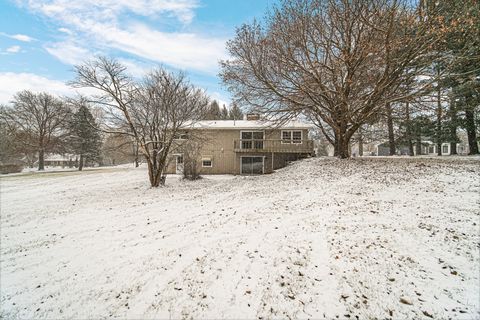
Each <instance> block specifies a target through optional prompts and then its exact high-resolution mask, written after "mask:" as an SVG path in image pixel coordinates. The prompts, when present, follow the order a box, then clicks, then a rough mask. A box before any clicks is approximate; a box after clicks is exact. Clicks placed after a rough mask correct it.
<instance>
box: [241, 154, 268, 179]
mask: <svg viewBox="0 0 480 320" xmlns="http://www.w3.org/2000/svg"><path fill="white" fill-rule="evenodd" d="M263 167H264V158H263V157H241V158H240V173H241V174H251V175H253V174H263V171H264V170H263Z"/></svg>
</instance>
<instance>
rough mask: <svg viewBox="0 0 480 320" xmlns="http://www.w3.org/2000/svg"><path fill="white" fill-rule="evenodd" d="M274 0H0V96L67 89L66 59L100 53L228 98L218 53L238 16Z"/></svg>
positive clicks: (134, 70)
mask: <svg viewBox="0 0 480 320" xmlns="http://www.w3.org/2000/svg"><path fill="white" fill-rule="evenodd" d="M274 2H275V0H0V103H9V102H10V101H11V99H12V96H13V94H14V93H15V92H18V91H20V90H24V89H29V90H32V91H35V92H39V91H47V92H50V93H53V94H56V95H72V94H74V93H75V92H74V91H73V89H71V88H70V87H68V85H67V84H66V82H67V81H69V80H71V79H73V77H74V72H73V66H74V65H77V64H81V63H82V62H84V61H86V60H89V59H92V58H94V57H95V56H96V55H105V56H109V57H113V58H116V59H117V60H119V61H120V62H122V63H123V64H124V65H125V66H126V67H127V68H128V71H129V72H130V73H131V75H132V76H134V77H138V78H140V77H141V76H142V75H143V74H144V73H145V72H146V71H148V70H149V69H151V68H153V67H156V66H159V65H161V66H163V67H165V68H167V69H169V70H172V71H178V70H182V71H185V72H186V73H187V75H188V76H189V78H190V80H191V82H192V83H193V84H195V85H197V86H199V87H201V88H204V89H205V90H206V92H207V93H208V94H209V95H210V97H211V98H212V99H216V100H218V101H219V102H220V104H227V105H228V104H229V102H230V98H231V97H230V95H229V93H228V92H227V91H226V89H225V88H224V87H223V86H222V84H221V81H220V78H219V77H218V73H219V64H218V61H219V60H222V59H228V53H227V51H226V47H225V43H226V41H227V40H229V39H231V38H233V36H234V34H235V28H236V27H238V26H240V25H241V24H242V23H248V22H251V21H252V20H253V19H254V18H262V17H263V16H264V14H265V11H266V10H267V9H268V8H269V7H270V6H271V5H272V4H273V3H274Z"/></svg>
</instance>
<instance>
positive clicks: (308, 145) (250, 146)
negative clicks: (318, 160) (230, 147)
mask: <svg viewBox="0 0 480 320" xmlns="http://www.w3.org/2000/svg"><path fill="white" fill-rule="evenodd" d="M234 149H235V151H236V152H285V153H313V140H281V139H278V140H274V139H237V140H234Z"/></svg>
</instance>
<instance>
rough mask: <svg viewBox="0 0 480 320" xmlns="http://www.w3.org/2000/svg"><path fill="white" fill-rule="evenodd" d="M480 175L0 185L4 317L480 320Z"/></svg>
mask: <svg viewBox="0 0 480 320" xmlns="http://www.w3.org/2000/svg"><path fill="white" fill-rule="evenodd" d="M479 175H480V162H479V161H478V158H477V160H469V159H467V158H465V160H463V159H462V158H455V159H453V158H446V159H445V160H442V159H439V158H432V159H408V158H393V159H388V158H387V159H382V158H376V159H375V158H370V159H355V160H343V161H341V160H335V159H308V160H304V161H301V162H297V163H295V164H293V165H291V166H289V167H287V168H285V169H282V170H279V171H278V172H276V173H275V174H271V175H265V176H256V177H211V178H209V177H207V178H206V179H203V180H200V181H197V182H187V181H182V180H179V179H178V177H175V176H171V177H169V178H168V179H167V186H166V187H165V188H160V189H150V188H148V185H147V181H146V172H145V169H144V168H139V169H133V168H109V169H98V170H91V171H85V172H83V173H77V172H60V173H45V174H32V173H28V174H24V175H14V176H6V177H5V176H4V177H2V178H0V179H1V180H0V187H1V194H0V197H1V198H0V201H1V221H0V222H1V225H0V227H1V228H0V231H1V234H0V236H1V238H0V239H1V246H0V254H1V257H0V263H1V265H0V267H1V273H0V294H1V297H0V307H1V310H0V317H3V318H17V317H21V318H99V317H102V318H103V317H122V318H129V319H131V318H191V317H193V318H242V319H253V318H262V319H269V318H324V317H326V318H332V317H333V318H334V317H336V316H338V318H342V319H343V318H346V317H349V318H350V319H355V318H356V317H358V318H361V319H366V318H375V317H376V318H395V319H399V318H411V319H413V318H415V319H418V318H427V319H428V318H430V317H434V318H448V317H452V318H457V319H471V318H478V317H480V288H479V286H480V282H479V281H480V279H479V269H480V256H479V255H480V253H479V250H480V236H479V231H480V229H479V228H480V221H479V220H480V212H479V211H480V210H479V206H480V177H479Z"/></svg>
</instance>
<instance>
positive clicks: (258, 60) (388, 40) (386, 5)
mask: <svg viewBox="0 0 480 320" xmlns="http://www.w3.org/2000/svg"><path fill="white" fill-rule="evenodd" d="M415 9H416V8H412V6H411V1H408V0H405V1H403V0H368V1H365V0H353V1H346V0H290V1H281V3H280V5H279V6H277V7H274V8H273V9H272V11H271V12H270V13H268V14H267V16H266V18H265V20H264V21H263V22H257V21H254V22H252V23H250V24H245V25H243V26H241V27H240V28H238V30H237V33H236V36H235V38H234V39H233V40H231V41H229V42H228V45H227V47H228V51H229V53H230V55H231V57H232V58H231V59H230V60H227V61H223V62H222V63H221V67H222V71H221V74H220V75H221V77H222V80H223V82H224V83H225V84H226V85H227V87H228V89H229V90H230V91H231V92H232V93H233V94H234V97H235V99H236V101H239V102H242V103H243V104H246V105H250V106H253V107H254V108H256V109H257V110H258V111H260V112H263V113H266V114H267V115H268V114H271V115H274V116H275V117H276V118H281V119H282V118H290V117H293V116H296V115H298V114H300V113H308V114H309V115H313V116H314V117H316V118H318V120H320V121H322V122H323V123H326V124H327V125H328V126H329V127H330V128H331V129H332V131H333V135H334V136H333V137H331V140H332V142H333V143H334V145H335V147H336V150H337V154H338V155H339V156H340V157H342V158H346V157H349V156H350V155H349V148H348V144H349V141H350V139H351V137H352V136H353V134H354V133H355V132H356V131H357V129H358V128H359V127H360V126H361V125H362V124H364V123H367V122H369V121H370V120H371V119H372V118H375V117H377V116H378V113H379V112H380V110H381V109H382V108H384V107H385V105H386V104H387V103H392V102H395V101H399V100H402V99H404V98H405V94H406V93H405V92H402V90H401V84H402V83H408V82H409V81H410V80H411V79H413V78H415V77H417V76H418V75H419V74H422V73H423V71H424V70H423V69H424V68H427V67H428V64H426V63H425V60H431V59H432V56H431V54H430V53H431V49H432V47H433V46H434V45H435V43H436V42H437V41H438V40H437V36H436V34H435V33H434V32H432V29H431V25H430V22H429V20H426V19H422V17H421V16H419V14H418V11H416V10H415ZM408 94H410V93H408Z"/></svg>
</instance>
